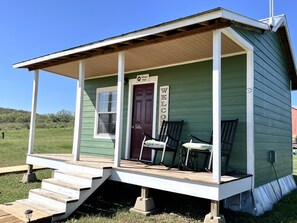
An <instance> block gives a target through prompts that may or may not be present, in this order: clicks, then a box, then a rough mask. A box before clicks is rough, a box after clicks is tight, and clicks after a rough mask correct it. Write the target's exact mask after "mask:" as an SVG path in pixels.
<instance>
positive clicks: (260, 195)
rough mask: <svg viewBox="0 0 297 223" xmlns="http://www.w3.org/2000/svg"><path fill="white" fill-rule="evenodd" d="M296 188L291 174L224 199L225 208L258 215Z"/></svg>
mask: <svg viewBox="0 0 297 223" xmlns="http://www.w3.org/2000/svg"><path fill="white" fill-rule="evenodd" d="M295 189H296V183H295V180H294V178H293V176H292V175H288V176H285V177H283V178H280V179H278V181H277V180H275V181H272V182H270V183H267V184H265V185H262V186H260V187H257V188H255V189H254V190H253V191H247V192H244V193H242V194H239V195H235V196H233V197H230V198H227V199H225V203H224V206H225V208H228V209H231V210H234V211H242V212H248V213H250V214H252V215H255V216H258V215H261V214H263V213H264V212H266V211H269V210H271V209H272V207H273V205H274V204H275V203H276V202H277V201H279V200H280V199H281V198H282V197H283V196H285V195H287V194H288V193H290V192H291V191H292V190H295Z"/></svg>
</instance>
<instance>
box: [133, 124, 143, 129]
mask: <svg viewBox="0 0 297 223" xmlns="http://www.w3.org/2000/svg"><path fill="white" fill-rule="evenodd" d="M131 128H132V129H142V127H141V125H137V124H136V125H135V126H134V125H132V126H131Z"/></svg>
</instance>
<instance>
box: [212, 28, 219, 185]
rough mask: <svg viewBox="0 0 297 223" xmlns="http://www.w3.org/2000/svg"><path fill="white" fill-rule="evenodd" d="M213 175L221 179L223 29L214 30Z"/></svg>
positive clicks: (216, 179)
mask: <svg viewBox="0 0 297 223" xmlns="http://www.w3.org/2000/svg"><path fill="white" fill-rule="evenodd" d="M212 93H213V96H212V101H213V102H212V103H213V106H212V107H213V118H212V119H213V148H212V150H213V162H212V163H213V175H212V178H213V180H215V181H216V182H220V181H221V31H220V30H215V31H213V71H212Z"/></svg>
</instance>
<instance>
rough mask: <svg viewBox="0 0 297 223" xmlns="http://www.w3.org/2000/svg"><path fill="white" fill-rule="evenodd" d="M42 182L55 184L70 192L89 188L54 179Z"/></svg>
mask: <svg viewBox="0 0 297 223" xmlns="http://www.w3.org/2000/svg"><path fill="white" fill-rule="evenodd" d="M42 182H46V183H50V184H55V185H57V186H61V187H65V188H68V189H72V190H88V189H90V188H91V187H89V186H86V185H82V184H79V183H76V184H72V183H67V182H65V181H62V180H58V179H55V178H49V179H44V180H42Z"/></svg>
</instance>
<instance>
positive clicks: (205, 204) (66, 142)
mask: <svg viewBox="0 0 297 223" xmlns="http://www.w3.org/2000/svg"><path fill="white" fill-rule="evenodd" d="M72 133H73V130H72V129H37V131H36V143H35V152H50V153H58V152H60V153H69V152H70V151H71V144H72ZM27 144H28V130H15V131H7V132H6V133H5V139H4V140H3V139H0V159H1V160H0V161H1V162H0V166H10V165H18V164H24V163H25V156H26V153H27ZM296 164H297V156H294V175H295V178H296V179H297V165H296ZM50 176H51V171H50V170H42V171H37V177H38V179H43V178H49V177H50ZM21 178H22V174H11V175H4V176H0V204H3V203H6V202H11V201H15V200H17V199H22V198H26V197H27V196H28V191H29V190H30V189H31V188H36V187H39V186H40V182H36V183H29V184H22V183H20V180H21ZM139 195H140V188H139V187H137V186H132V185H126V184H121V183H116V182H109V181H108V182H106V183H104V184H103V185H102V186H101V187H100V188H99V189H98V190H97V191H96V192H95V193H94V194H93V195H92V196H91V197H90V198H89V199H88V200H87V201H86V202H85V203H84V204H83V205H82V206H81V207H80V208H79V209H78V210H77V211H76V212H75V213H74V214H73V215H72V216H71V217H70V218H69V219H68V220H66V221H65V222H67V223H72V222H76V223H97V222H103V223H112V222H119V223H122V222H125V223H136V222H147V223H155V222H161V223H162V222H163V223H167V222H172V223H177V222H178V223H186V222H187V223H202V222H203V219H204V216H205V214H206V213H208V212H209V208H210V204H209V201H208V200H203V199H198V198H193V197H188V196H184V195H179V194H173V193H169V192H164V191H158V190H151V195H152V196H153V197H154V200H155V204H156V206H157V207H158V208H159V210H158V214H155V215H152V216H150V217H144V216H142V215H138V214H135V213H130V212H129V209H130V208H131V207H133V206H134V202H135V199H136V197H138V196H139ZM296 209H297V191H293V192H292V193H291V194H290V195H288V196H286V197H284V198H283V199H282V200H281V201H280V202H278V203H277V204H276V205H275V206H274V208H273V210H272V211H269V212H267V213H265V214H264V215H262V216H260V217H254V216H251V215H249V214H244V213H236V212H232V211H229V210H225V209H222V210H221V213H222V214H224V216H225V218H226V222H228V223H264V222H265V223H266V222H268V223H281V222H284V223H297V212H296V211H295V210H296Z"/></svg>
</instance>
